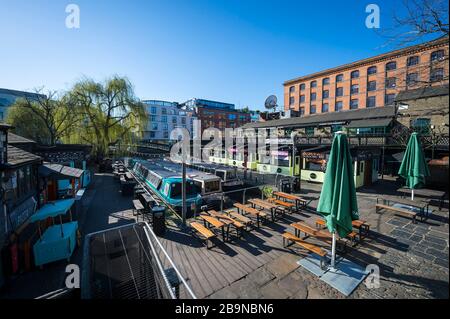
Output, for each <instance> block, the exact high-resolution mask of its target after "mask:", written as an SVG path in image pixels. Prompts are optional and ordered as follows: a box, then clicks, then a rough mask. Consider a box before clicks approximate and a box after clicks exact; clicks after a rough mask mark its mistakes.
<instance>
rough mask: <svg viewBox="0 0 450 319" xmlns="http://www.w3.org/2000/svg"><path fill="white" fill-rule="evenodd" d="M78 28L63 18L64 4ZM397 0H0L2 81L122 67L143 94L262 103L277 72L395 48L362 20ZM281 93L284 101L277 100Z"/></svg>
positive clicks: (52, 84) (284, 75)
mask: <svg viewBox="0 0 450 319" xmlns="http://www.w3.org/2000/svg"><path fill="white" fill-rule="evenodd" d="M70 3H75V4H77V5H78V6H79V8H80V29H68V28H66V26H65V19H66V16H67V13H66V12H65V8H66V6H67V5H68V4H70ZM370 3H376V4H378V5H379V7H380V9H381V28H386V27H388V26H389V25H390V24H391V20H392V14H393V12H394V10H397V11H398V12H399V13H400V10H401V7H402V1H401V0H387V1H381V0H376V1H374V0H368V1H362V0H342V1H318V0H316V1H301V0H297V1H284V0H281V1H280V0H278V1H275V0H274V1H263V0H259V1H254V0H223V1H219V0H179V1H178V0H174V1H169V0H165V1H163V0H161V1H149V0H147V1H137V0H134V1H133V0H128V1H125V0H108V1H107V0H96V1H94V0H71V1H62V0H28V1H24V0H0V87H2V88H10V89H17V90H33V89H34V88H36V87H42V86H45V88H46V89H51V90H66V89H69V88H70V87H71V85H72V84H73V83H74V81H76V80H77V79H80V78H82V77H84V76H87V77H92V78H94V79H95V80H102V79H103V78H105V77H107V76H110V75H113V74H118V75H123V76H127V77H128V78H129V79H130V80H131V81H132V83H133V84H134V86H135V92H136V94H137V95H138V97H139V98H141V99H161V100H168V101H178V102H184V101H185V100H187V99H189V98H192V97H198V98H206V99H213V100H219V101H224V102H230V103H235V104H236V105H237V107H244V106H247V105H248V106H249V107H250V108H251V109H262V108H263V104H264V100H265V98H266V97H267V96H268V95H270V94H276V95H277V96H278V98H279V101H282V93H283V86H282V84H283V82H284V81H286V80H288V79H291V78H294V77H297V76H301V75H305V74H308V73H312V72H316V71H319V70H322V69H325V68H329V67H333V66H337V65H340V64H344V63H348V62H352V61H354V60H357V59H361V58H365V57H368V56H372V55H377V54H380V53H383V52H386V51H388V50H389V49H391V48H390V47H388V46H385V45H384V44H385V42H386V39H384V38H383V37H381V36H380V35H379V34H377V33H376V32H374V30H373V29H367V28H366V27H365V19H366V16H367V13H366V12H365V8H366V5H368V4H370ZM281 103H282V102H281Z"/></svg>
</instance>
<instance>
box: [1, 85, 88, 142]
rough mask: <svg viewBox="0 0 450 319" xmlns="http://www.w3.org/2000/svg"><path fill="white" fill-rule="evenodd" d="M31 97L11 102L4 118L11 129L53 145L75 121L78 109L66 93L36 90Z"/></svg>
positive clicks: (77, 117) (37, 140) (67, 132)
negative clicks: (34, 94)
mask: <svg viewBox="0 0 450 319" xmlns="http://www.w3.org/2000/svg"><path fill="white" fill-rule="evenodd" d="M36 93H38V94H37V95H36V97H34V98H28V97H27V98H20V99H17V101H16V102H15V103H14V104H13V105H12V106H11V108H10V109H9V111H8V115H7V118H6V121H7V122H8V123H9V124H11V125H12V126H14V131H15V132H16V133H17V134H19V135H21V136H24V137H28V138H31V139H33V140H35V141H36V142H38V143H41V144H47V145H55V144H56V143H57V142H59V141H62V140H63V139H64V137H65V136H67V135H68V134H69V132H70V131H71V130H72V129H73V128H74V127H75V126H76V125H77V123H78V121H79V119H80V118H79V112H78V111H77V110H76V105H75V104H74V103H73V102H72V101H71V99H70V98H69V96H67V95H58V94H57V93H56V92H54V91H48V92H47V93H46V94H45V95H44V94H42V91H40V90H37V91H36Z"/></svg>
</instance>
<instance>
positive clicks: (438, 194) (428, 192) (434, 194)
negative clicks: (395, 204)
mask: <svg viewBox="0 0 450 319" xmlns="http://www.w3.org/2000/svg"><path fill="white" fill-rule="evenodd" d="M397 192H399V193H401V194H402V197H405V196H406V195H409V196H411V189H410V188H408V187H401V188H399V189H397ZM445 194H446V192H444V191H439V190H434V189H427V188H418V189H415V190H414V195H415V196H419V197H426V198H431V199H436V200H438V201H439V210H441V209H442V204H443V203H444V199H445Z"/></svg>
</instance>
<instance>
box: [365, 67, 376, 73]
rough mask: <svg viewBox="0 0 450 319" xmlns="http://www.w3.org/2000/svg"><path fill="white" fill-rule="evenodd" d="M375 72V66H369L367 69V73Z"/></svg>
mask: <svg viewBox="0 0 450 319" xmlns="http://www.w3.org/2000/svg"><path fill="white" fill-rule="evenodd" d="M376 73H377V67H376V66H371V67H370V68H368V69H367V75H371V74H376Z"/></svg>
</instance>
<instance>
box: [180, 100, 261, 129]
mask: <svg viewBox="0 0 450 319" xmlns="http://www.w3.org/2000/svg"><path fill="white" fill-rule="evenodd" d="M183 107H184V108H186V109H188V110H192V111H194V114H195V116H196V117H197V119H198V120H199V121H200V123H201V132H202V133H203V131H204V130H205V129H207V128H210V127H215V128H217V129H219V130H224V129H225V128H237V127H240V126H242V125H244V124H246V123H249V122H251V117H252V114H251V113H250V112H243V111H240V110H236V109H235V106H234V104H230V103H222V102H216V101H210V100H204V99H191V100H189V101H186V102H185V103H183Z"/></svg>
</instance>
